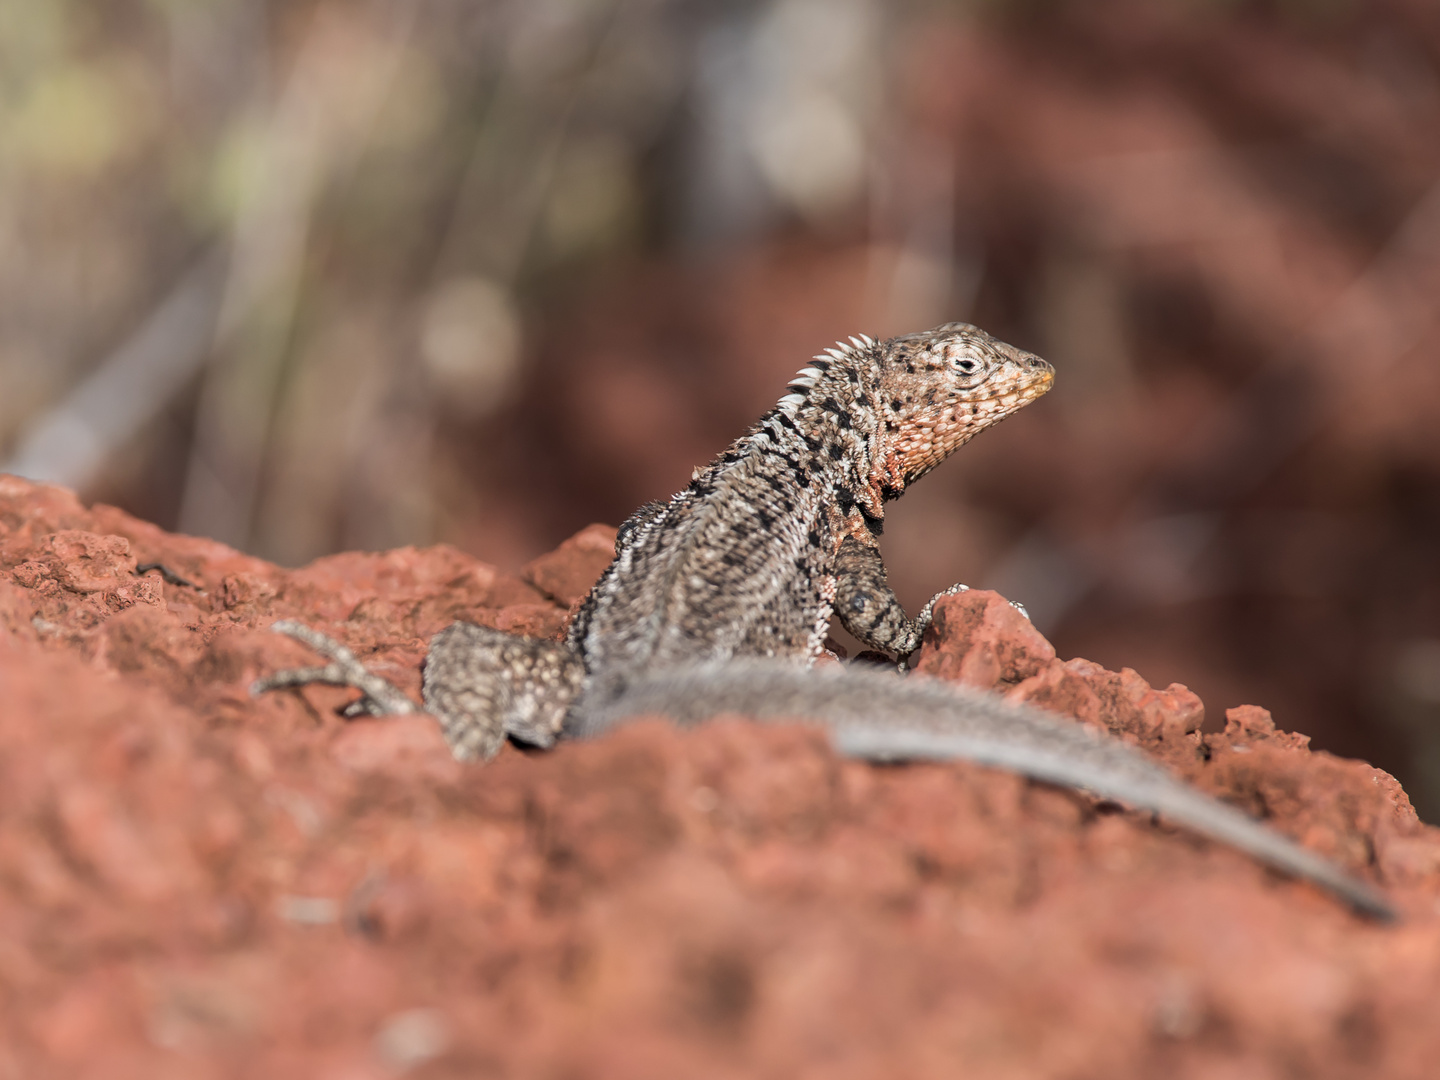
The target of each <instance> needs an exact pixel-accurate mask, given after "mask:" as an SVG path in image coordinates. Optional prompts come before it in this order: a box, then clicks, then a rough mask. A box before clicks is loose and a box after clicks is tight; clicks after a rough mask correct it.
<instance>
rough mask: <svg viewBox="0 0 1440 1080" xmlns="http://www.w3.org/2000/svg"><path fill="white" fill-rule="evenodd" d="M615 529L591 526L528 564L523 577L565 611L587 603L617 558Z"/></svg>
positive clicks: (521, 573) (609, 526)
mask: <svg viewBox="0 0 1440 1080" xmlns="http://www.w3.org/2000/svg"><path fill="white" fill-rule="evenodd" d="M615 532H616V530H615V528H614V526H612V525H587V526H586V527H585V528H583V529H581V530H580V531H579V532H578V533H576V534H575V535H574V536H572V537H570V539H569V540H566V541H565V542H564V543H563V544H561V545H560V546H559V547H558V548H556V549H555V550H554V551H552V552H550V553H549V554H547V555H541V556H540V557H539V558H538V559H535V560H534V561H533V562H530V563H528V564H527V565H526V566H525V567H524V568H523V569H522V570H521V571H520V576H521V577H522V578H524V579H525V580H526V581H528V582H529V583H530V584H532V585H534V586H535V587H536V588H537V589H539V590H540V591H541V592H542V593H544V594H545V595H546V596H548V597H549V598H550V599H552V600H554V601H555V602H556V603H558V604H560V605H561V606H563V607H567V608H568V607H569V606H570V605H572V604H575V603H578V602H579V601H581V600H583V599H585V594H586V593H588V592H589V591H590V586H592V585H594V584H595V579H596V578H598V577H599V576H600V574H601V573H602V572H603V571H604V569H605V568H606V567H607V566H609V565H610V563H611V561H612V560H613V559H614V558H615Z"/></svg>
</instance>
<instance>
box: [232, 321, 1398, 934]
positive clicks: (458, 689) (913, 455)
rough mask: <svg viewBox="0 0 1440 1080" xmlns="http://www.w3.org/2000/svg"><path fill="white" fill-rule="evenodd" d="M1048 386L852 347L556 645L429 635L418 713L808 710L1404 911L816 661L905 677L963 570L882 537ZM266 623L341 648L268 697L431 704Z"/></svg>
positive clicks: (908, 340)
mask: <svg viewBox="0 0 1440 1080" xmlns="http://www.w3.org/2000/svg"><path fill="white" fill-rule="evenodd" d="M1054 380H1055V369H1054V367H1053V366H1052V365H1051V364H1049V363H1048V362H1047V361H1045V360H1043V359H1042V358H1040V357H1039V356H1037V355H1035V354H1034V353H1031V352H1027V351H1025V350H1022V349H1019V348H1016V347H1015V346H1012V345H1009V344H1007V343H1005V342H1002V341H999V340H997V339H995V338H993V337H991V336H990V335H989V334H987V333H985V332H984V331H983V330H981V329H979V328H978V327H975V326H972V325H970V324H968V323H946V324H945V325H943V326H940V327H937V328H936V329H934V330H929V331H925V332H922V333H915V334H907V335H904V336H900V337H895V338H890V339H886V340H877V339H875V338H872V337H869V336H867V335H860V336H856V337H852V338H851V339H850V340H849V341H848V342H840V343H837V345H836V346H835V347H833V348H831V349H827V350H826V351H825V352H824V353H822V354H820V355H818V356H817V357H815V358H814V359H813V360H812V361H811V362H810V363H809V364H807V365H806V366H805V367H804V368H802V369H801V370H800V371H799V372H798V373H797V374H796V375H795V376H794V378H792V379H791V380H790V383H789V385H788V386H787V387H786V392H785V394H784V396H783V397H781V398H780V400H779V401H778V402H777V403H776V405H775V406H774V407H773V408H771V409H770V410H769V411H768V412H766V413H765V414H764V415H763V416H761V417H760V419H759V420H757V421H756V422H755V423H754V424H753V425H751V427H750V428H749V430H748V431H747V432H746V433H745V434H744V435H742V436H741V437H740V438H738V439H737V440H735V442H733V443H732V444H731V445H730V446H729V448H727V449H726V450H725V451H724V452H723V453H722V454H721V455H720V456H719V457H718V458H716V459H715V460H714V461H713V462H711V463H710V464H709V465H707V466H704V467H702V468H697V469H696V470H695V471H694V473H693V474H692V479H691V481H690V483H689V485H688V486H687V487H686V488H685V489H684V490H682V491H680V492H678V493H677V494H675V495H674V496H673V497H671V498H670V499H668V500H657V501H655V502H650V503H647V504H645V505H644V506H642V507H640V509H638V510H637V511H635V512H634V513H633V514H632V515H631V516H630V517H629V518H628V519H627V520H626V521H625V522H624V524H622V525H621V526H620V528H619V530H618V533H617V535H616V541H615V558H614V561H613V562H612V563H611V564H610V565H609V567H608V568H607V569H606V570H605V571H604V573H603V574H602V575H601V577H600V579H599V580H598V581H597V582H596V584H595V586H594V587H593V588H592V589H591V591H590V593H589V595H588V596H587V597H586V599H585V600H584V601H583V602H582V604H581V606H580V607H579V609H578V611H577V612H576V614H575V617H574V619H573V620H572V621H571V624H570V627H569V630H568V633H567V635H566V637H565V638H564V639H563V640H542V639H538V638H529V637H521V636H516V635H510V634H506V633H503V632H501V631H499V630H495V629H491V628H488V627H482V626H477V625H474V624H472V623H466V622H457V623H453V624H452V625H450V626H449V627H447V628H446V629H444V630H442V631H441V632H440V633H439V634H437V635H435V637H434V638H433V639H432V640H431V642H430V644H429V648H428V651H427V654H426V658H425V661H424V669H423V675H422V694H423V698H424V710H425V711H426V712H429V713H430V714H432V715H434V716H435V717H436V718H437V719H438V720H439V721H440V724H441V726H442V729H443V730H444V733H445V736H446V738H447V740H448V742H449V744H450V746H451V749H452V751H453V752H454V754H455V756H456V757H457V758H459V759H461V760H487V759H489V758H491V757H493V756H494V755H495V753H496V752H498V750H499V748H500V747H501V745H502V744H503V743H504V742H505V740H507V739H509V740H512V741H515V742H518V743H521V744H525V745H530V746H534V747H540V748H548V747H550V746H552V745H553V744H554V743H555V742H556V741H557V740H559V739H570V738H588V737H595V736H598V735H600V734H602V733H604V732H605V731H607V730H609V729H610V728H612V727H614V726H615V725H617V724H619V723H622V722H623V721H624V720H626V719H627V718H630V717H634V716H641V715H665V716H668V717H670V718H671V719H672V720H675V721H676V722H678V723H682V724H694V723H699V722H701V721H703V720H705V719H708V718H710V717H713V716H716V715H719V714H721V713H734V714H739V715H744V716H750V717H754V718H756V719H759V720H778V719H796V718H802V719H811V720H814V721H818V722H820V723H822V724H824V725H826V726H827V728H828V729H829V730H830V733H831V737H832V741H833V742H834V744H835V746H836V748H837V750H838V751H839V752H841V753H842V754H848V755H851V756H857V757H861V758H867V759H871V760H881V761H886V760H909V759H925V758H933V759H966V760H970V761H974V762H978V763H980V764H983V765H990V766H994V767H998V768H1003V769H1008V770H1011V771H1014V772H1017V773H1020V774H1022V775H1025V776H1028V777H1031V778H1033V779H1037V780H1041V781H1045V782H1049V783H1054V784H1059V785H1063V786H1069V787H1073V788H1077V789H1082V790H1086V791H1089V792H1091V793H1093V794H1095V795H1097V796H1099V797H1101V798H1104V799H1108V800H1113V801H1117V802H1120V803H1122V804H1127V805H1129V806H1131V807H1134V808H1136V809H1142V810H1149V811H1151V812H1153V813H1158V814H1160V815H1162V816H1164V817H1166V818H1167V819H1169V820H1170V821H1172V822H1174V823H1176V824H1180V825H1183V826H1187V827H1188V828H1190V829H1192V830H1194V831H1196V832H1198V833H1200V834H1202V835H1205V836H1208V837H1211V838H1212V839H1217V840H1221V841H1223V842H1226V843H1228V844H1230V845H1232V846H1234V847H1236V848H1238V849H1240V850H1242V851H1244V852H1246V853H1248V854H1250V855H1251V856H1253V857H1255V858H1257V859H1259V860H1260V861H1262V862H1264V863H1267V864H1269V865H1271V866H1272V867H1275V868H1277V869H1279V870H1281V871H1282V872H1285V873H1288V874H1291V875H1294V876H1297V877H1300V878H1305V879H1309V880H1310V881H1312V882H1315V883H1316V884H1318V885H1320V886H1322V887H1324V888H1326V889H1328V890H1330V891H1331V892H1332V893H1334V894H1335V895H1337V896H1338V897H1339V898H1341V899H1342V900H1343V901H1345V902H1346V903H1348V904H1349V905H1350V906H1351V907H1352V908H1354V909H1355V910H1357V911H1359V912H1361V913H1364V914H1368V915H1371V916H1374V917H1377V918H1381V919H1386V918H1391V917H1393V911H1392V909H1391V908H1390V906H1389V904H1388V903H1387V902H1386V900H1385V899H1384V898H1383V897H1382V896H1381V895H1379V893H1378V892H1377V891H1376V890H1374V889H1373V888H1371V887H1370V886H1368V885H1366V884H1365V883H1363V882H1361V881H1359V880H1358V879H1356V878H1354V877H1352V876H1351V875H1349V874H1347V873H1345V872H1344V871H1343V870H1341V869H1340V868H1339V867H1337V866H1335V865H1334V864H1333V863H1331V862H1329V861H1328V860H1326V859H1324V858H1322V857H1320V856H1318V855H1316V854H1314V853H1313V852H1310V851H1308V850H1306V849H1305V848H1303V847H1301V846H1300V845H1298V844H1296V843H1294V842H1293V841H1291V840H1289V839H1287V838H1285V837H1283V836H1281V835H1280V834H1279V833H1277V832H1275V831H1273V830H1271V829H1269V828H1267V827H1266V826H1264V825H1263V824H1261V823H1260V822H1258V821H1256V820H1255V819H1253V818H1251V817H1249V816H1248V815H1246V814H1244V813H1242V812H1241V811H1239V810H1237V809H1235V808H1233V807H1231V806H1228V805H1226V804H1224V803H1222V802H1220V801H1219V800H1217V799H1214V798H1211V797H1210V796H1207V795H1204V794H1202V793H1201V792H1199V791H1198V790H1196V789H1194V788H1192V787H1189V786H1188V785H1186V784H1185V783H1183V782H1182V781H1180V780H1179V779H1177V778H1175V777H1174V776H1173V775H1172V774H1170V773H1169V772H1168V771H1167V770H1166V769H1165V768H1163V767H1162V766H1160V765H1159V764H1158V763H1156V762H1154V761H1153V760H1151V759H1150V758H1148V757H1147V756H1146V755H1145V754H1144V753H1143V752H1141V751H1139V750H1137V749H1134V748H1131V747H1129V746H1126V745H1125V744H1123V743H1122V742H1120V741H1119V740H1118V739H1114V738H1112V737H1109V736H1101V735H1097V734H1095V733H1093V732H1091V731H1090V730H1089V729H1087V728H1084V727H1082V726H1081V725H1079V724H1076V723H1074V722H1071V721H1067V720H1065V719H1063V718H1060V717H1057V716H1053V715H1051V714H1049V713H1046V712H1043V711H1041V710H1039V709H1037V708H1034V707H1032V706H1028V705H1024V704H1020V703H1012V702H1005V701H1002V700H1001V699H1000V698H999V697H997V696H995V695H992V694H984V693H981V692H978V691H972V690H968V689H966V688H964V687H959V686H955V685H951V684H948V683H943V682H940V681H938V680H933V679H926V678H924V677H923V676H922V677H916V676H906V677H903V678H902V677H901V675H900V672H899V671H894V672H889V671H884V670H881V669H879V668H870V669H866V668H864V667H862V666H860V665H855V664H852V665H846V666H844V667H837V666H836V665H826V666H825V667H823V668H815V667H813V665H814V663H815V661H816V660H817V659H818V658H819V656H820V654H821V652H822V651H823V649H824V642H825V640H826V635H827V631H828V627H829V625H830V620H831V618H832V616H834V617H835V618H837V619H838V620H839V622H840V624H841V625H842V626H844V627H845V629H846V630H848V631H849V632H850V633H851V634H852V635H853V636H854V637H855V638H856V639H858V640H859V641H860V642H862V643H863V644H865V645H867V646H869V647H871V648H873V649H877V650H881V651H884V652H886V653H890V654H892V655H894V656H895V657H897V666H898V667H899V668H900V669H902V670H903V668H904V666H905V663H906V661H907V660H908V658H909V657H910V655H911V654H913V653H914V652H915V651H916V650H917V649H918V648H919V646H920V644H921V641H922V639H923V637H924V635H925V631H926V629H927V628H928V627H929V625H930V622H931V619H932V617H933V612H934V607H935V604H936V603H937V602H938V601H939V600H940V599H941V597H943V596H946V595H949V594H953V593H955V592H958V591H961V590H963V589H965V588H966V586H964V585H954V586H951V587H950V588H949V589H947V590H945V591H943V592H940V593H937V594H936V595H935V596H934V597H932V598H931V599H930V601H929V602H928V603H927V604H926V605H925V606H924V607H923V608H922V609H921V611H920V612H919V613H918V614H917V615H916V616H915V617H913V618H912V617H910V616H907V615H906V613H905V610H904V608H903V606H902V605H901V604H900V602H899V600H898V599H897V598H896V597H895V594H894V593H893V591H892V590H891V588H890V586H889V583H888V580H887V574H886V569H885V564H884V561H883V559H882V558H881V554H880V545H879V538H880V536H881V534H882V531H883V527H884V523H885V508H886V504H887V503H889V502H890V501H892V500H894V499H897V498H899V497H900V496H901V495H902V494H903V493H904V492H905V490H906V489H907V488H908V487H909V486H910V485H911V484H913V483H915V482H916V481H917V480H919V479H920V478H921V477H922V476H924V475H925V474H926V473H928V472H929V471H930V470H932V469H933V468H935V466H936V465H938V464H939V463H940V462H941V461H943V460H944V459H945V458H946V457H948V456H949V455H950V454H951V453H952V452H954V451H955V450H956V449H958V448H959V447H960V446H962V445H963V444H964V443H966V442H968V441H969V440H970V439H971V438H973V437H974V436H975V435H977V434H978V433H979V432H981V431H983V430H984V429H986V428H989V427H992V426H994V425H995V424H997V423H999V422H1000V421H1001V420H1003V419H1005V418H1006V417H1008V416H1010V415H1012V414H1014V413H1015V412H1017V411H1018V410H1020V409H1021V408H1023V407H1024V406H1025V405H1027V404H1029V403H1030V402H1032V401H1034V400H1036V399H1037V398H1039V397H1041V396H1042V395H1043V394H1045V393H1046V392H1047V391H1048V390H1049V389H1050V388H1051V386H1052V385H1053V384H1054ZM1022 610H1023V609H1022ZM274 629H275V630H277V631H279V632H281V633H286V634H289V635H290V636H292V637H294V638H296V639H298V640H300V641H302V642H304V643H305V644H307V645H309V646H310V647H311V648H312V649H314V650H315V651H317V652H318V653H320V654H321V655H322V656H324V657H326V659H327V660H328V663H327V664H325V665H324V666H319V667H308V668H299V669H293V670H288V671H280V672H276V673H274V674H272V675H269V676H268V677H265V678H262V679H260V680H259V681H257V682H256V683H255V684H254V686H253V687H252V692H253V693H255V694H257V695H258V694H260V693H263V692H265V691H267V690H273V689H278V688H282V687H293V686H302V685H305V684H307V683H311V682H327V683H333V684H338V685H344V686H351V687H354V688H356V689H358V690H360V691H361V695H362V696H361V698H360V699H359V700H358V701H356V702H354V703H353V704H352V705H351V706H350V708H349V709H348V710H347V713H348V714H350V715H355V714H357V713H362V712H363V713H370V714H372V715H377V716H379V715H391V714H396V713H407V712H414V711H416V710H417V707H416V705H415V703H414V702H413V701H411V699H410V698H409V697H408V696H406V695H405V694H404V693H403V692H401V691H400V690H398V689H397V688H395V687H394V686H393V685H391V684H390V683H388V682H386V681H385V680H384V679H381V678H380V677H378V676H376V675H373V674H372V673H370V672H369V671H368V670H367V669H365V668H364V666H363V665H361V664H360V663H359V661H358V660H357V659H356V658H355V657H354V655H353V654H352V653H350V651H349V650H347V649H346V648H345V647H344V646H343V645H341V644H340V643H339V642H336V641H334V640H333V639H331V638H329V637H327V636H326V635H324V634H321V633H319V632H317V631H315V630H313V629H311V628H309V627H307V626H305V625H303V624H301V623H297V622H294V621H289V620H287V621H282V622H279V623H276V624H275V626H274Z"/></svg>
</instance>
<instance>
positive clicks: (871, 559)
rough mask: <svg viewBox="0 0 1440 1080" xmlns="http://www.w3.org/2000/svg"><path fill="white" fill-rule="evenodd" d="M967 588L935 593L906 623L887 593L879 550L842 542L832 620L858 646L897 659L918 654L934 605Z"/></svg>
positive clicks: (901, 610)
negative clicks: (888, 653) (858, 642)
mask: <svg viewBox="0 0 1440 1080" xmlns="http://www.w3.org/2000/svg"><path fill="white" fill-rule="evenodd" d="M967 588H969V586H967V585H952V586H950V588H948V589H946V590H945V591H944V592H940V593H936V594H935V595H934V596H932V597H931V598H930V602H929V603H928V604H926V605H925V606H924V607H923V608H921V609H920V614H919V615H918V616H917V617H915V618H913V619H911V618H909V617H908V616H906V614H905V608H904V607H903V606H901V604H900V601H899V600H898V599H897V598H896V596H895V593H894V591H893V590H891V588H890V581H889V578H888V576H887V574H886V572H885V563H884V561H883V560H882V559H881V558H880V551H879V549H878V548H875V547H872V546H870V545H868V544H863V543H861V542H860V541H859V540H857V539H855V537H854V536H847V537H845V539H844V540H842V541H841V542H840V551H839V553H838V555H837V556H836V559H835V614H836V616H837V617H838V618H839V619H840V625H841V626H843V627H845V629H846V630H848V631H849V632H850V633H851V634H853V635H854V636H855V638H856V639H857V640H859V641H860V642H862V643H864V644H866V645H869V646H870V647H872V648H876V649H884V650H885V651H886V652H891V653H894V654H895V655H896V656H899V657H901V658H904V657H907V656H909V655H910V654H911V653H913V652H914V651H915V650H916V649H918V648H920V640H921V639H922V638H923V637H924V636H925V631H926V630H928V629H929V628H930V620H931V618H932V617H933V614H934V611H935V601H937V600H939V599H940V597H942V596H950V595H953V594H954V593H957V592H964V591H965V590H966V589H967Z"/></svg>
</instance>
